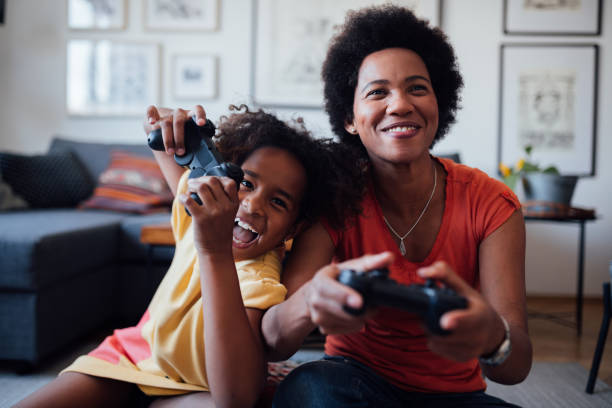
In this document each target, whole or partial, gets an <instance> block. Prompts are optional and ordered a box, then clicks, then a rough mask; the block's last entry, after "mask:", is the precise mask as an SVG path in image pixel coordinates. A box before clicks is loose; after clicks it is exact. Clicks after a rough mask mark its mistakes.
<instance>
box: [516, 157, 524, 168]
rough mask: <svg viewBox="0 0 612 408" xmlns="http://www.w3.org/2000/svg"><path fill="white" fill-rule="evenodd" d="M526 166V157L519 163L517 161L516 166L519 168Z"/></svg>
mask: <svg viewBox="0 0 612 408" xmlns="http://www.w3.org/2000/svg"><path fill="white" fill-rule="evenodd" d="M524 166H525V159H521V160H519V161H518V163H516V168H517V169H518V170H522V169H523V167H524Z"/></svg>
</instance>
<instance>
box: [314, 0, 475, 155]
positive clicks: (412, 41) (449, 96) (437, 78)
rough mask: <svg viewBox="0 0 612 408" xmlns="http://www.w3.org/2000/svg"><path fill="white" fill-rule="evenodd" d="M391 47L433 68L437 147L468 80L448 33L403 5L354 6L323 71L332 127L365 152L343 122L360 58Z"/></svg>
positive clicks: (349, 118)
mask: <svg viewBox="0 0 612 408" xmlns="http://www.w3.org/2000/svg"><path fill="white" fill-rule="evenodd" d="M387 48H406V49H409V50H412V51H414V52H415V53H417V54H418V55H419V56H420V57H421V58H422V59H423V61H424V63H425V66H426V67H427V70H428V71H429V75H430V78H431V81H432V86H433V89H434V92H435V94H436V98H437V101H438V111H439V125H438V130H437V132H436V135H435V137H434V140H433V142H432V145H431V146H430V147H432V146H433V145H434V144H435V143H436V142H437V141H438V140H440V139H442V138H443V137H444V135H445V134H446V133H447V132H448V130H449V127H450V125H452V124H453V123H454V122H455V113H456V112H457V109H458V108H459V92H460V90H461V88H462V87H463V79H462V78H461V74H460V73H459V68H458V65H457V61H456V57H455V53H454V51H453V48H452V46H451V45H450V43H449V42H448V39H447V37H446V35H445V34H444V33H443V32H442V31H441V30H440V29H438V28H431V27H430V26H429V24H428V22H427V21H426V20H420V19H418V18H417V17H416V16H415V15H414V14H413V13H412V12H411V11H410V10H408V9H406V8H402V7H399V6H393V5H384V6H378V7H368V8H364V9H360V10H357V11H350V12H349V13H348V14H347V17H346V20H345V22H344V25H343V26H341V28H340V32H339V33H338V34H337V35H336V36H335V37H334V38H333V39H332V41H331V44H330V47H329V49H328V51H327V56H326V58H325V61H324V63H323V70H322V78H323V83H324V96H325V110H326V111H327V113H328V115H329V120H330V123H331V127H332V130H333V132H334V133H335V134H336V135H338V136H339V137H340V140H341V141H343V142H345V143H347V144H351V145H354V146H357V147H358V148H359V149H360V150H361V151H362V153H363V152H364V148H363V146H362V145H361V142H360V140H359V138H357V137H355V136H354V135H351V134H350V133H348V132H347V131H346V129H345V128H344V126H345V124H346V123H350V122H351V121H352V119H353V98H354V95H355V87H356V86H357V79H358V74H359V68H360V66H361V63H362V62H363V60H364V59H365V58H366V57H367V56H368V55H370V54H371V53H373V52H376V51H380V50H384V49H387Z"/></svg>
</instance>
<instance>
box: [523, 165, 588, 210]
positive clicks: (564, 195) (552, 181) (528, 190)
mask: <svg viewBox="0 0 612 408" xmlns="http://www.w3.org/2000/svg"><path fill="white" fill-rule="evenodd" d="M577 181H578V176H560V175H557V174H549V173H527V174H525V175H524V176H523V191H524V193H525V199H526V200H527V201H548V202H554V203H559V204H563V205H567V206H569V205H570V203H571V201H572V195H573V194H574V188H575V187H576V182H577Z"/></svg>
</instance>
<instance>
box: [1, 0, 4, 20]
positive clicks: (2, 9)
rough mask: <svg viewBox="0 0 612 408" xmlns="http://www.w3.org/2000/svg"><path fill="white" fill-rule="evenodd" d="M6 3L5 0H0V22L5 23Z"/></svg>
mask: <svg viewBox="0 0 612 408" xmlns="http://www.w3.org/2000/svg"><path fill="white" fill-rule="evenodd" d="M4 5H5V0H0V24H4Z"/></svg>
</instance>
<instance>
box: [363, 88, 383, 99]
mask: <svg viewBox="0 0 612 408" xmlns="http://www.w3.org/2000/svg"><path fill="white" fill-rule="evenodd" d="M384 94H385V90H384V89H372V90H370V91H368V93H367V94H366V97H368V96H381V95H384Z"/></svg>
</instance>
